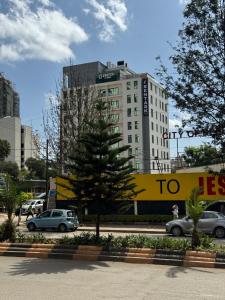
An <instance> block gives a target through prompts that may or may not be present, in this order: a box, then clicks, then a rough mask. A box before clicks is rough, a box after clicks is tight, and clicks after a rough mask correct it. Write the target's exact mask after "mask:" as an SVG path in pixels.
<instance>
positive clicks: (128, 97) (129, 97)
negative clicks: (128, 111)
mask: <svg viewBox="0 0 225 300" xmlns="http://www.w3.org/2000/svg"><path fill="white" fill-rule="evenodd" d="M127 103H131V95H127Z"/></svg>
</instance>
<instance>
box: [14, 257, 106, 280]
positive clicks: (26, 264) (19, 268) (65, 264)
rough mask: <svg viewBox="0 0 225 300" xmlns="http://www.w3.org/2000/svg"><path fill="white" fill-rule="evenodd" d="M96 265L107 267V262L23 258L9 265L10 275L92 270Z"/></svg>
mask: <svg viewBox="0 0 225 300" xmlns="http://www.w3.org/2000/svg"><path fill="white" fill-rule="evenodd" d="M98 267H109V265H108V264H107V263H104V262H99V261H75V260H63V259H57V260H56V259H36V258H32V259H30V258H23V259H21V261H20V262H17V263H15V264H11V265H10V267H9V268H10V271H9V272H8V274H9V275H11V276H16V275H23V276H25V275H31V274H58V273H67V272H69V271H71V270H75V269H77V270H88V271H92V270H95V269H97V268H98Z"/></svg>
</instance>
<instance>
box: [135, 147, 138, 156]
mask: <svg viewBox="0 0 225 300" xmlns="http://www.w3.org/2000/svg"><path fill="white" fill-rule="evenodd" d="M138 155H139V148H138V147H136V148H135V156H138Z"/></svg>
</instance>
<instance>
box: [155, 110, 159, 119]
mask: <svg viewBox="0 0 225 300" xmlns="http://www.w3.org/2000/svg"><path fill="white" fill-rule="evenodd" d="M155 118H156V120H158V113H157V111H156V112H155Z"/></svg>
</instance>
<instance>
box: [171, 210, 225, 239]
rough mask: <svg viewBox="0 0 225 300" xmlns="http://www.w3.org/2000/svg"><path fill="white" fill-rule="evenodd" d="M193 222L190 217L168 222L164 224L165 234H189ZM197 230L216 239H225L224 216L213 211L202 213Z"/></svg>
mask: <svg viewBox="0 0 225 300" xmlns="http://www.w3.org/2000/svg"><path fill="white" fill-rule="evenodd" d="M192 229H193V221H192V219H191V218H190V217H184V218H183V219H177V220H173V221H170V222H168V223H167V224H166V232H167V233H169V234H172V235H174V236H181V235H184V234H188V233H191V232H192ZM197 229H198V230H199V231H200V232H203V233H205V234H211V235H214V236H215V237H216V238H223V237H225V216H224V215H223V214H221V213H219V212H215V211H204V212H203V214H202V216H201V218H200V219H199V221H198V226H197Z"/></svg>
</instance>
